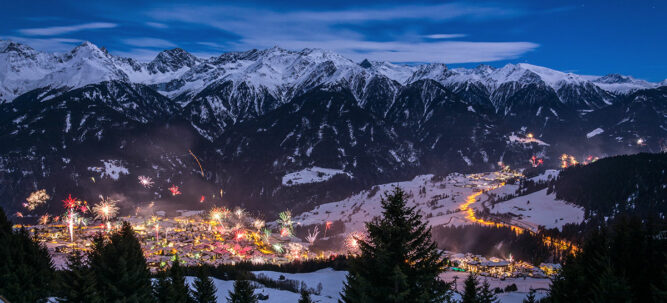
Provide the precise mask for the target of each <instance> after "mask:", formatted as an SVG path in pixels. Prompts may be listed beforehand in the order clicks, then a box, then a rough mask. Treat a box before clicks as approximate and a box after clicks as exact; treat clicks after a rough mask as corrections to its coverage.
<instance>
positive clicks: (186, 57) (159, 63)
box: [148, 48, 199, 73]
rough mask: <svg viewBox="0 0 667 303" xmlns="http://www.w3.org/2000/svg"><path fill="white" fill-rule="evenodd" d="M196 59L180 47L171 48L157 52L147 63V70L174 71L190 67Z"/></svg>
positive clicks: (158, 71)
mask: <svg viewBox="0 0 667 303" xmlns="http://www.w3.org/2000/svg"><path fill="white" fill-rule="evenodd" d="M198 61H199V59H197V57H195V56H194V55H192V54H190V53H188V52H187V51H185V50H183V49H182V48H172V49H168V50H164V51H161V52H160V53H159V54H157V56H155V59H153V61H151V62H150V63H149V64H148V70H149V71H150V72H152V73H167V72H174V71H177V70H179V69H181V68H183V67H192V66H194V65H195V64H197V62H198Z"/></svg>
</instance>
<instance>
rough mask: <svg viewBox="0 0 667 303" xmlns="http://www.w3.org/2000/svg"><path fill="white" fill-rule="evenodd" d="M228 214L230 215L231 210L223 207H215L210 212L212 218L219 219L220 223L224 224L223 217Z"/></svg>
mask: <svg viewBox="0 0 667 303" xmlns="http://www.w3.org/2000/svg"><path fill="white" fill-rule="evenodd" d="M227 215H229V210H228V209H226V208H221V207H214V208H212V209H211V211H210V212H209V216H210V217H211V220H214V221H217V222H218V223H220V224H222V219H225V218H226V217H227Z"/></svg>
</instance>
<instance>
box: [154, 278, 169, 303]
mask: <svg viewBox="0 0 667 303" xmlns="http://www.w3.org/2000/svg"><path fill="white" fill-rule="evenodd" d="M171 293H172V288H171V282H169V279H168V278H167V273H166V271H165V270H160V271H159V272H158V274H157V278H156V279H155V283H154V285H153V296H154V297H155V300H156V301H157V303H169V302H170V301H169V300H170V299H171V297H172V294H171Z"/></svg>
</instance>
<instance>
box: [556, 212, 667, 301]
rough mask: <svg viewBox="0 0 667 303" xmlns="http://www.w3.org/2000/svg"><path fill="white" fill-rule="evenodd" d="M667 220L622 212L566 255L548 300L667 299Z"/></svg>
mask: <svg viewBox="0 0 667 303" xmlns="http://www.w3.org/2000/svg"><path fill="white" fill-rule="evenodd" d="M665 228H666V226H665V224H664V223H662V224H656V223H654V222H653V221H650V220H649V221H643V220H642V219H641V218H639V217H636V216H619V217H618V218H616V219H614V220H613V222H611V224H610V225H609V227H600V228H597V229H595V230H594V231H593V232H591V233H590V234H589V235H588V236H587V238H586V240H585V242H584V245H583V246H582V252H581V253H579V254H577V255H576V256H573V257H570V258H568V259H567V260H566V262H565V264H564V266H563V269H562V271H561V273H560V275H559V276H558V277H557V278H556V279H554V281H553V282H552V287H551V292H550V297H549V298H547V299H546V300H544V301H545V302H553V303H566V302H638V303H639V302H641V303H651V302H656V303H657V302H667V262H666V261H667V255H665V252H667V233H666V231H665Z"/></svg>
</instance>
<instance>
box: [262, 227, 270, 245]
mask: <svg viewBox="0 0 667 303" xmlns="http://www.w3.org/2000/svg"><path fill="white" fill-rule="evenodd" d="M263 233H264V242H266V243H269V238H271V230H270V229H268V228H265V229H264V230H263Z"/></svg>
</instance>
